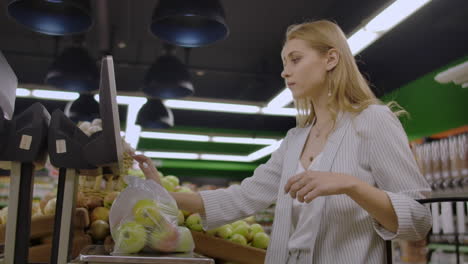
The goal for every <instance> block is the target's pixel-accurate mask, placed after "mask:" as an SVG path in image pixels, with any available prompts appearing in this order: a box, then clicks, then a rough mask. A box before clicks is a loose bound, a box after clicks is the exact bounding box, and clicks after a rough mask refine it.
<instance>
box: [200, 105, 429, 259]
mask: <svg viewBox="0 0 468 264" xmlns="http://www.w3.org/2000/svg"><path fill="white" fill-rule="evenodd" d="M310 129H311V127H310V126H309V127H305V128H293V129H291V130H290V131H288V133H287V135H286V137H285V138H284V140H283V142H282V143H281V145H280V147H279V148H278V149H277V150H276V151H275V152H274V153H273V154H272V156H271V158H270V159H269V160H268V162H266V163H265V164H262V165H260V166H259V167H258V168H257V169H256V170H255V172H254V174H253V176H252V177H249V178H246V179H244V180H243V181H242V183H241V184H240V185H234V186H230V187H229V188H227V189H219V190H213V191H203V192H200V195H201V197H202V200H203V203H204V206H205V214H204V215H203V216H202V221H203V225H204V228H205V229H212V228H215V227H217V226H221V225H224V224H227V223H230V222H233V221H235V220H239V219H242V218H245V217H247V216H249V215H252V214H254V213H256V212H258V211H260V210H263V209H264V208H267V207H268V206H270V205H271V204H272V203H274V202H276V208H275V218H274V223H273V230H272V234H271V239H270V245H269V247H268V250H267V256H266V263H278V264H279V263H281V264H284V263H286V261H287V259H288V254H289V250H288V240H289V237H290V235H291V234H292V233H291V210H292V202H293V200H292V198H291V197H290V195H289V194H285V193H284V191H283V189H284V185H285V184H286V182H287V180H288V179H289V178H290V177H291V176H293V175H294V173H295V169H296V167H297V163H298V161H299V158H300V155H301V152H302V149H303V147H304V144H305V141H306V139H307V135H308V134H309V131H310ZM322 155H323V156H322V159H321V161H320V163H319V164H318V168H319V169H317V170H319V171H332V172H340V173H347V174H351V175H353V176H355V177H357V178H359V179H361V180H363V181H365V182H367V183H369V184H370V185H373V186H376V187H377V188H380V189H382V190H384V191H385V192H386V193H387V194H388V196H389V198H390V200H391V202H392V205H393V208H394V209H395V212H396V214H397V217H398V230H397V232H396V233H392V232H390V231H388V230H386V229H384V228H383V227H382V226H381V225H379V224H378V223H377V222H376V221H375V220H374V219H373V218H372V217H371V216H370V215H369V214H368V213H367V212H366V211H365V210H364V209H362V208H361V207H360V206H359V205H358V204H357V203H355V202H354V201H353V200H352V199H351V198H349V197H348V196H346V195H332V196H325V197H319V198H321V199H319V198H317V199H316V200H314V201H312V202H316V203H317V206H319V207H320V210H321V211H320V212H321V213H320V214H319V216H318V217H317V219H316V223H314V225H313V226H311V227H310V232H311V234H312V235H314V236H315V237H316V239H315V243H314V244H313V245H304V247H305V248H306V249H308V250H309V251H310V252H309V253H308V254H312V257H311V259H313V263H379V264H380V263H385V242H384V240H390V239H396V238H399V239H406V240H420V239H423V238H424V237H425V236H426V234H427V233H428V232H429V230H430V228H431V224H432V219H431V215H430V212H429V210H428V209H427V208H426V207H424V206H423V205H421V204H419V203H418V202H416V201H415V199H419V198H424V197H425V195H427V194H428V193H429V192H430V187H429V185H428V184H427V182H426V181H425V179H424V178H423V177H422V175H421V174H420V172H419V169H418V167H417V164H416V162H415V159H414V157H413V154H412V152H411V150H410V148H409V144H408V139H407V136H406V134H405V132H404V130H403V127H402V126H401V123H400V121H399V120H398V119H397V118H396V117H395V115H394V114H393V113H392V112H391V111H390V109H389V108H388V107H386V106H382V105H371V106H369V107H368V108H367V109H365V110H364V111H362V112H361V113H359V114H357V115H352V114H350V113H342V114H340V115H339V117H338V119H337V124H336V129H335V130H334V132H332V133H331V134H330V136H329V138H328V140H327V143H326V145H325V147H324V149H323V151H322Z"/></svg>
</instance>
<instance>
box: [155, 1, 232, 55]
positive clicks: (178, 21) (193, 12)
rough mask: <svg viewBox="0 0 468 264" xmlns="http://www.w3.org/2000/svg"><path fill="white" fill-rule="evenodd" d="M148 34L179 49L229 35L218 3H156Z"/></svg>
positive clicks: (209, 42) (208, 42)
mask: <svg viewBox="0 0 468 264" xmlns="http://www.w3.org/2000/svg"><path fill="white" fill-rule="evenodd" d="M151 31H152V32H153V34H154V35H155V36H157V37H159V38H160V39H162V40H165V41H167V42H169V43H172V44H175V45H178V46H182V47H200V46H205V45H208V44H212V43H214V42H216V41H219V40H222V39H225V38H226V37H227V36H228V35H229V28H228V26H227V24H226V21H225V15H224V10H223V7H222V6H221V3H220V2H219V1H218V0H159V2H158V5H157V6H156V8H155V10H154V12H153V17H152V20H151Z"/></svg>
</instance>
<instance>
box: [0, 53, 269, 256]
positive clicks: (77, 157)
mask: <svg viewBox="0 0 468 264" xmlns="http://www.w3.org/2000/svg"><path fill="white" fill-rule="evenodd" d="M100 100H101V104H100V112H101V118H102V119H101V120H94V121H93V122H88V123H84V124H79V125H78V126H77V125H76V124H74V123H73V122H72V121H71V120H69V119H68V118H67V117H66V116H65V115H64V114H63V112H61V111H59V110H56V111H54V112H53V113H52V115H51V117H50V120H49V119H48V120H47V121H48V122H49V121H50V122H49V123H47V125H48V127H46V130H47V129H48V133H47V147H48V148H47V151H48V154H49V160H50V164H51V165H52V166H53V167H55V168H57V169H58V171H59V173H58V186H57V192H56V193H55V192H54V193H49V194H47V195H45V197H43V198H42V200H41V201H40V205H37V204H36V206H32V203H31V194H32V191H31V192H29V193H28V195H26V194H20V195H16V198H17V199H16V200H15V199H11V198H12V197H14V196H15V191H16V190H18V188H19V187H18V186H19V184H16V185H14V186H16V187H15V188H16V189H13V190H15V191H13V192H12V191H11V190H12V189H10V197H9V203H8V207H9V210H10V214H8V223H19V224H21V227H18V226H15V224H13V225H11V224H9V226H10V227H9V228H10V231H8V229H6V225H5V223H4V222H0V244H4V245H6V250H5V252H6V253H8V254H9V255H10V256H14V257H17V256H18V254H17V251H16V250H18V249H21V250H23V251H25V252H26V253H24V255H25V256H26V257H23V258H24V261H23V262H18V263H27V261H29V262H33V263H52V264H63V263H71V262H72V263H90V264H91V263H155V264H156V263H207V264H209V263H210V264H211V263H214V259H216V260H217V261H219V263H223V262H236V263H263V262H264V259H265V252H266V251H265V249H266V247H267V246H268V242H269V237H268V235H267V234H266V233H265V232H264V230H263V228H262V227H261V226H260V225H259V224H256V223H254V221H253V220H252V217H250V218H249V219H245V220H239V221H236V222H234V223H232V224H227V225H224V226H222V227H219V228H217V229H215V230H209V231H206V232H204V231H202V227H201V223H200V222H201V218H200V216H199V215H198V214H194V213H190V212H186V211H181V210H179V209H178V208H177V204H176V203H175V201H174V200H173V198H172V197H171V196H170V195H169V193H168V191H169V192H192V191H193V190H191V189H190V188H189V187H187V186H181V185H180V183H179V179H178V178H177V177H176V176H172V175H168V176H165V177H164V176H163V175H160V176H161V183H162V184H161V185H159V184H157V183H156V182H155V181H152V180H145V179H141V176H142V175H141V171H136V172H135V171H133V172H131V171H129V168H130V167H131V166H132V162H133V159H132V158H131V156H130V155H129V154H128V153H127V151H128V149H127V150H126V148H127V147H128V146H126V144H125V142H124V141H123V140H122V139H121V138H120V131H119V127H118V124H119V123H120V121H119V118H118V114H117V113H118V112H117V103H116V94H115V81H114V72H113V62H112V58H111V57H106V58H104V59H103V63H102V69H101V87H100ZM36 112H40V111H36ZM43 130H44V129H43ZM43 130H41V131H43ZM43 138H44V139H45V137H43ZM42 147H43V146H42ZM42 149H45V148H42ZM130 151H131V150H130ZM31 161H35V159H31ZM31 161H29V162H30V163H31ZM18 165H19V164H16V165H15V166H16V167H17V168H19V167H18ZM30 167H32V165H31V166H30ZM21 168H22V167H21ZM28 168H29V167H28ZM28 173H29V174H28V176H29V178H28V179H30V178H31V177H32V174H33V171H32V170H28ZM129 173H130V174H137V175H138V176H140V178H138V177H133V178H131V177H130V179H139V181H147V182H144V183H143V184H140V186H149V185H152V184H153V185H154V186H151V188H150V189H149V191H148V192H149V193H159V194H161V193H166V196H167V197H169V198H170V199H169V200H168V199H166V200H165V201H164V199H162V200H158V199H151V198H149V199H148V198H146V199H145V197H139V195H140V193H142V192H141V190H139V189H137V190H136V191H135V192H134V193H132V194H131V195H130V196H129V197H125V198H121V200H132V199H133V200H132V203H130V204H129V206H128V208H127V207H125V206H122V205H121V204H118V200H119V197H121V196H122V195H123V193H124V192H125V191H128V190H129V189H131V188H130V187H132V183H131V182H132V180H128V181H126V182H124V181H123V176H125V175H128V174H129ZM12 175H17V176H19V175H20V174H19V173H16V174H13V173H12ZM22 177H23V174H21V178H22ZM10 178H11V179H13V180H15V179H16V178H14V177H10ZM18 178H19V177H18ZM143 178H144V177H143ZM133 181H137V180H133ZM13 183H15V182H14V181H13ZM12 185H13V184H12ZM26 185H27V186H22V187H21V190H23V191H29V190H32V185H33V182H32V181H29V182H27V183H26ZM158 188H160V189H158ZM149 196H151V195H149ZM15 201H16V203H15ZM18 201H19V202H18ZM21 204H25V206H20V205H21ZM114 205H115V207H113V206H114ZM113 208H122V210H120V209H117V210H114V211H125V210H126V211H128V212H127V215H126V217H127V218H125V219H123V218H122V219H119V220H118V221H117V222H114V223H113V222H112V209H113ZM5 211H6V210H5ZM11 212H13V213H11ZM0 213H2V214H3V212H0ZM31 213H32V215H34V216H33V217H32V219H31V217H30V216H31ZM5 214H7V212H5ZM20 216H23V217H20ZM162 216H164V217H162ZM0 219H3V218H2V217H0ZM17 220H18V221H17ZM148 220H150V221H148ZM248 222H249V223H248ZM24 226H26V227H27V228H24ZM12 227H14V228H15V230H16V231H15V232H12V231H11V230H12ZM17 227H18V228H17ZM29 227H30V229H29ZM21 228H24V229H25V230H26V232H23V231H21V230H20V229H21ZM18 230H20V231H18ZM15 233H18V234H20V235H21V236H20V238H21V239H17V242H20V243H17V244H14V243H8V241H12V240H11V239H12V237H14V236H15V235H17V234H15ZM111 233H112V234H111ZM8 234H10V235H8ZM141 237H145V238H143V239H141ZM9 239H10V240H9ZM138 239H139V240H138ZM13 241H14V239H13ZM12 244H14V245H16V246H13V247H12V246H9V248H8V246H7V245H12ZM125 245H126V246H125ZM28 253H29V258H28ZM0 258H1V257H0ZM5 261H7V263H9V261H8V260H7V258H5ZM11 263H17V262H16V261H14V262H11Z"/></svg>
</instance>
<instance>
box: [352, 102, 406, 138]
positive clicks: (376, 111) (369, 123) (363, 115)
mask: <svg viewBox="0 0 468 264" xmlns="http://www.w3.org/2000/svg"><path fill="white" fill-rule="evenodd" d="M353 123H354V127H355V129H356V130H357V131H358V133H362V134H368V133H371V134H372V133H373V132H376V131H381V129H382V128H387V129H393V128H397V127H401V123H400V120H399V119H398V118H397V116H396V115H395V114H394V113H393V112H392V110H390V108H389V107H388V106H386V105H377V104H373V105H369V106H368V107H367V108H366V109H364V110H362V111H361V112H360V113H358V114H356V116H355V117H354V120H353Z"/></svg>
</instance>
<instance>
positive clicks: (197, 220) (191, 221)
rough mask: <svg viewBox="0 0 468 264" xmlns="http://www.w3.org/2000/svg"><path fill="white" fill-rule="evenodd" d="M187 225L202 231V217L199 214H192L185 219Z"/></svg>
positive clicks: (194, 229)
mask: <svg viewBox="0 0 468 264" xmlns="http://www.w3.org/2000/svg"><path fill="white" fill-rule="evenodd" d="M185 226H186V227H188V228H190V229H191V230H193V231H202V230H203V226H202V224H201V217H200V215H199V214H191V215H189V217H187V219H185Z"/></svg>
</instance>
